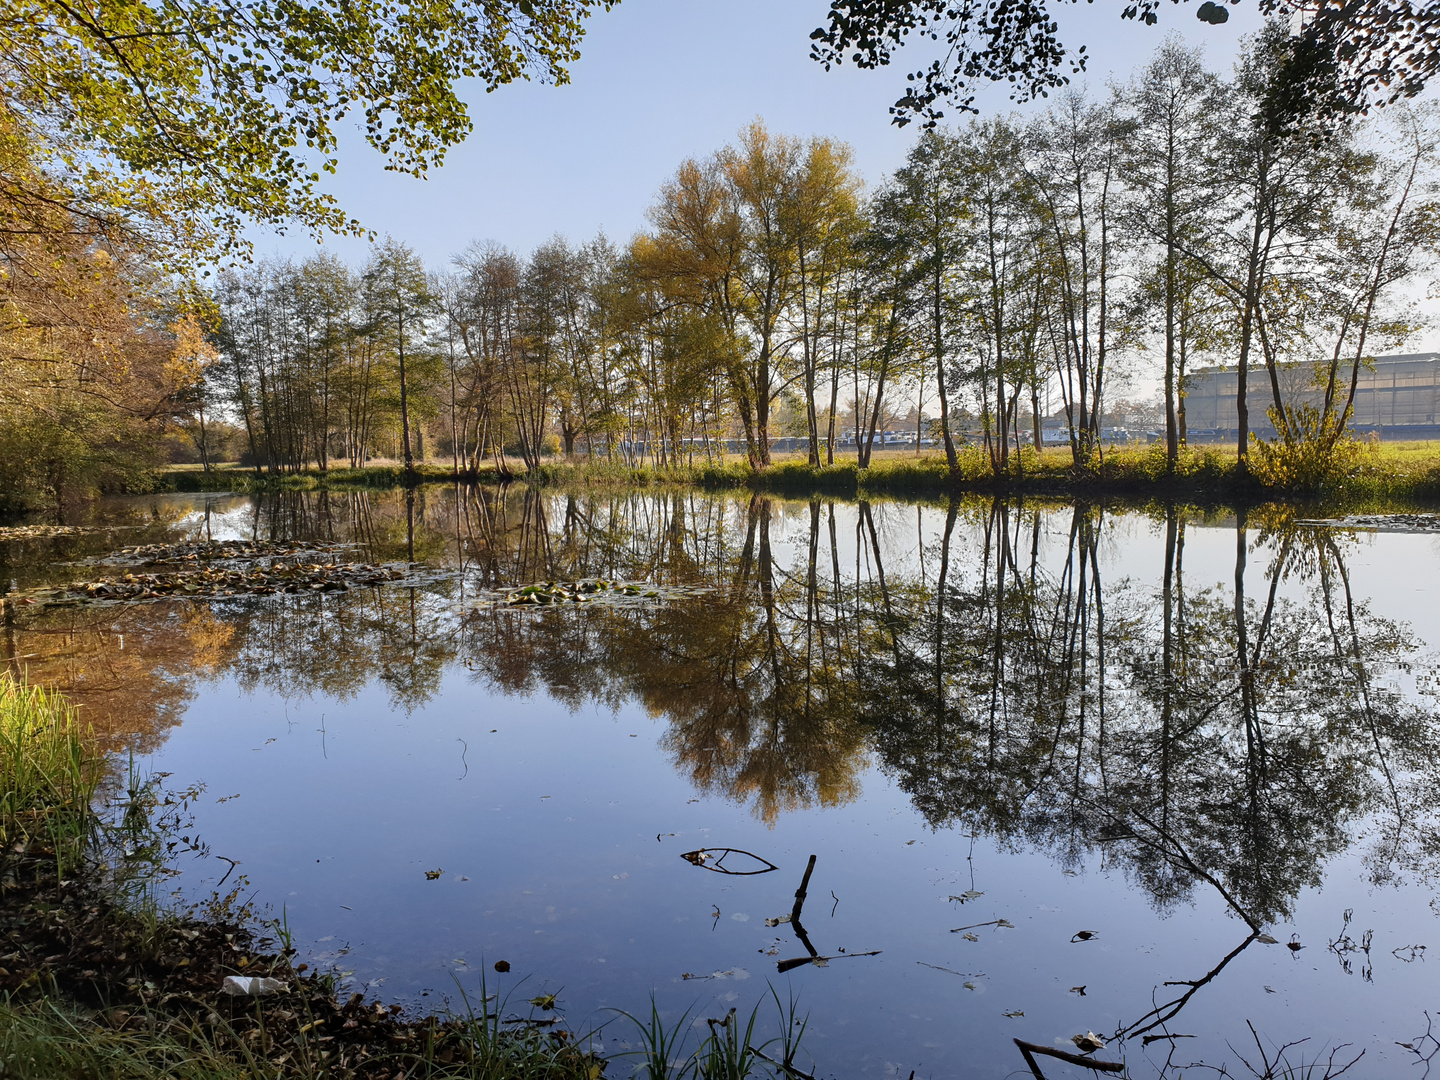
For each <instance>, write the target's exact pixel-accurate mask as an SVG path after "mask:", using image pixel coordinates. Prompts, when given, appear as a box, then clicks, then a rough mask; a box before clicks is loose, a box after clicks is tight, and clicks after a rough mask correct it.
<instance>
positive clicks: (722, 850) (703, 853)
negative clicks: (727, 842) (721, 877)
mask: <svg viewBox="0 0 1440 1080" xmlns="http://www.w3.org/2000/svg"><path fill="white" fill-rule="evenodd" d="M731 855H743V856H745V857H746V858H747V859H754V860H755V861H756V862H757V863H763V864H764V869H763V870H733V869H731V868H730V867H728V866H726V865H725V860H726V859H727V858H728V857H729V856H731ZM680 858H682V859H684V860H685V861H686V862H688V863H690V864H692V865H694V866H699V867H703V868H704V869H706V870H713V871H714V872H715V873H717V874H734V875H736V876H738V877H750V876H752V875H754V874H768V873H770V872H771V871H772V870H779V869H780V868H779V867H778V866H776V865H775V864H774V863H772V862H771V861H770V860H769V859H762V858H761V857H760V856H759V855H756V854H755V853H754V852H753V851H743V850H741V849H740V848H728V847H717V848H697V849H696V850H695V851H687V852H685V853H684V854H683V855H681V856H680Z"/></svg>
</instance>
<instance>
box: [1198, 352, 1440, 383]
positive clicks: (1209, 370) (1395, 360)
mask: <svg viewBox="0 0 1440 1080" xmlns="http://www.w3.org/2000/svg"><path fill="white" fill-rule="evenodd" d="M1437 361H1440V352H1427V353H1396V354H1394V355H1393V356H1377V357H1375V364H1376V366H1377V367H1378V366H1379V365H1381V364H1384V365H1387V366H1389V365H1393V364H1433V363H1436V362H1437ZM1346 362H1347V361H1346V359H1344V358H1342V359H1341V361H1340V363H1341V364H1342V365H1343V364H1345V363H1346ZM1284 366H1289V365H1288V364H1286V365H1284ZM1264 368H1265V363H1264V361H1263V360H1262V361H1261V362H1259V363H1257V364H1252V365H1250V370H1251V371H1263V370H1264ZM1234 373H1235V366H1234V365H1233V364H1230V365H1212V366H1210V367H1201V368H1194V369H1193V370H1191V371H1187V372H1186V373H1185V378H1186V379H1193V378H1194V377H1195V376H1197V375H1233V374H1234Z"/></svg>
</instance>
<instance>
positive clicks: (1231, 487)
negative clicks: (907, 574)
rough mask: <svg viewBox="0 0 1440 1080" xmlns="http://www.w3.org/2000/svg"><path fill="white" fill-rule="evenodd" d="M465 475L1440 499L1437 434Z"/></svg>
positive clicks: (303, 483) (909, 491)
mask: <svg viewBox="0 0 1440 1080" xmlns="http://www.w3.org/2000/svg"><path fill="white" fill-rule="evenodd" d="M415 477H416V479H417V481H418V482H419V483H453V482H454V480H455V475H454V473H453V472H452V470H451V469H450V468H449V467H447V466H443V465H437V464H433V463H432V464H426V465H423V466H420V467H418V468H417V469H416V472H415ZM460 479H461V480H462V481H463V482H466V483H481V484H485V483H500V482H502V481H504V480H509V479H520V480H524V481H525V482H527V483H533V484H541V485H547V486H553V487H561V488H572V489H573V488H585V489H590V490H593V489H620V488H624V489H633V488H647V487H682V486H683V487H699V488H703V489H707V490H727V489H749V490H752V491H758V492H773V493H776V494H785V495H807V494H814V495H830V496H837V497H841V498H865V497H870V496H909V497H929V498H938V497H944V496H946V495H951V494H961V493H974V492H980V493H994V494H1034V495H1052V496H1060V497H1068V498H1083V497H1092V498H1093V497H1111V496H1121V497H1138V498H1162V499H1169V498H1183V499H1198V500H1202V501H1241V502H1244V501H1256V500H1265V499H1277V498H1278V499H1285V498H1316V497H1322V498H1325V499H1328V500H1342V501H1347V500H1377V499H1379V500H1383V499H1395V500H1404V501H1411V502H1434V501H1440V443H1432V442H1426V443H1380V444H1374V445H1371V444H1357V445H1356V446H1355V447H1354V448H1353V450H1352V451H1351V452H1350V453H1349V454H1347V455H1346V456H1345V458H1344V460H1343V463H1342V464H1341V465H1340V466H1339V467H1337V468H1335V469H1333V470H1331V471H1330V472H1328V473H1327V474H1326V475H1323V476H1321V477H1319V478H1317V477H1316V476H1314V475H1308V474H1307V475H1303V476H1300V477H1299V478H1298V479H1297V478H1296V474H1295V473H1293V472H1287V471H1286V470H1284V469H1282V468H1277V467H1275V466H1274V465H1273V464H1271V465H1268V466H1267V465H1266V464H1265V462H1264V461H1263V460H1262V458H1261V456H1260V455H1252V459H1251V465H1250V468H1249V469H1248V470H1242V469H1240V468H1239V467H1238V464H1237V457H1236V453H1235V448H1234V447H1233V446H1196V447H1189V448H1185V449H1183V450H1182V451H1181V454H1180V458H1179V461H1178V462H1177V464H1176V465H1175V467H1174V468H1173V469H1172V468H1170V467H1169V465H1168V463H1167V462H1166V460H1165V454H1164V450H1163V448H1162V447H1161V446H1158V445H1151V446H1127V447H1111V448H1107V449H1105V450H1104V452H1103V453H1101V454H1098V455H1097V456H1096V457H1095V459H1094V460H1093V461H1092V462H1091V463H1090V464H1089V465H1088V466H1086V467H1083V468H1080V467H1077V466H1076V465H1075V464H1074V462H1073V460H1072V459H1071V455H1070V451H1069V450H1068V449H1065V448H1050V449H1045V450H1042V451H1036V450H1034V449H1032V448H1029V447H1027V448H1025V450H1024V451H1023V452H1022V453H1021V454H1020V455H1019V456H1018V457H1017V458H1015V459H1014V463H1013V465H1012V467H1011V468H1010V470H1009V471H1008V472H1007V473H1005V474H1004V475H1000V476H997V475H995V473H994V472H993V471H992V469H991V467H990V462H989V459H988V458H987V457H986V455H985V454H984V452H983V451H982V450H981V449H980V448H979V447H975V446H967V447H963V448H961V452H960V455H959V462H958V468H957V469H956V470H955V471H954V472H952V471H951V470H950V469H949V467H948V466H947V464H946V461H945V458H944V457H943V456H942V455H940V454H937V453H933V452H931V453H926V454H922V455H915V454H913V453H910V452H890V453H885V454H877V455H876V456H875V457H874V458H873V459H872V463H871V465H870V466H869V467H868V468H863V469H862V468H860V467H859V465H858V463H857V462H856V460H855V459H853V458H852V459H850V460H841V461H837V462H836V463H835V464H834V465H821V466H818V467H812V466H811V465H810V464H808V462H806V461H805V459H804V458H801V457H798V456H790V457H783V456H782V457H779V458H777V459H776V461H775V462H774V463H772V464H771V465H770V466H769V467H768V468H766V469H763V470H752V469H751V468H750V467H749V465H748V463H746V462H745V461H743V460H739V459H731V460H729V461H725V462H719V463H715V462H709V463H704V462H702V463H696V464H691V465H675V466H666V467H661V466H654V465H639V466H630V465H625V464H620V463H611V462H600V461H580V462H554V463H545V464H542V465H540V466H539V467H538V468H537V469H534V470H531V471H530V472H527V473H522V474H520V475H519V476H510V475H508V474H507V475H506V476H503V477H502V476H501V475H499V474H497V473H496V472H495V471H494V470H481V471H479V472H478V473H464V474H462V475H461V477H460ZM404 483H405V473H404V470H403V468H401V467H400V466H396V465H372V466H368V467H366V468H363V469H331V470H329V471H328V472H325V473H321V472H319V471H317V470H309V471H305V472H299V473H288V474H279V475H273V476H272V475H270V474H266V475H264V476H260V477H257V476H256V474H255V473H254V472H253V471H250V470H244V471H242V470H239V469H232V468H225V469H219V470H212V471H211V472H209V473H203V472H200V471H198V470H193V469H186V470H173V471H170V472H167V473H163V474H161V476H160V478H159V481H158V489H159V490H164V491H273V490H286V491H293V490H311V489H331V490H346V489H363V488H391V487H398V486H401V485H403V484H404Z"/></svg>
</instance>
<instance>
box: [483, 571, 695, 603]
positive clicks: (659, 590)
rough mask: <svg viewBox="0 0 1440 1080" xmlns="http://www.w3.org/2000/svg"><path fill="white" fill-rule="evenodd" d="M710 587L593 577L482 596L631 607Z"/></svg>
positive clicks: (495, 600) (501, 600)
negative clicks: (655, 583) (638, 582)
mask: <svg viewBox="0 0 1440 1080" xmlns="http://www.w3.org/2000/svg"><path fill="white" fill-rule="evenodd" d="M710 591H711V590H710V589H709V588H707V587H704V586H698V585H650V584H637V583H635V582H624V581H608V580H606V579H604V578H594V579H589V580H582V581H544V582H536V583H534V584H531V585H522V586H521V587H520V588H518V589H515V590H512V591H510V592H503V593H496V594H492V595H491V596H489V597H486V598H483V599H482V602H489V603H492V604H495V605H497V606H500V607H514V608H550V607H563V606H567V605H575V604H596V603H599V604H608V605H612V606H614V605H623V606H631V605H635V604H644V603H647V602H656V601H667V600H678V599H684V598H687V597H692V596H698V595H700V594H702V593H706V592H710Z"/></svg>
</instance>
